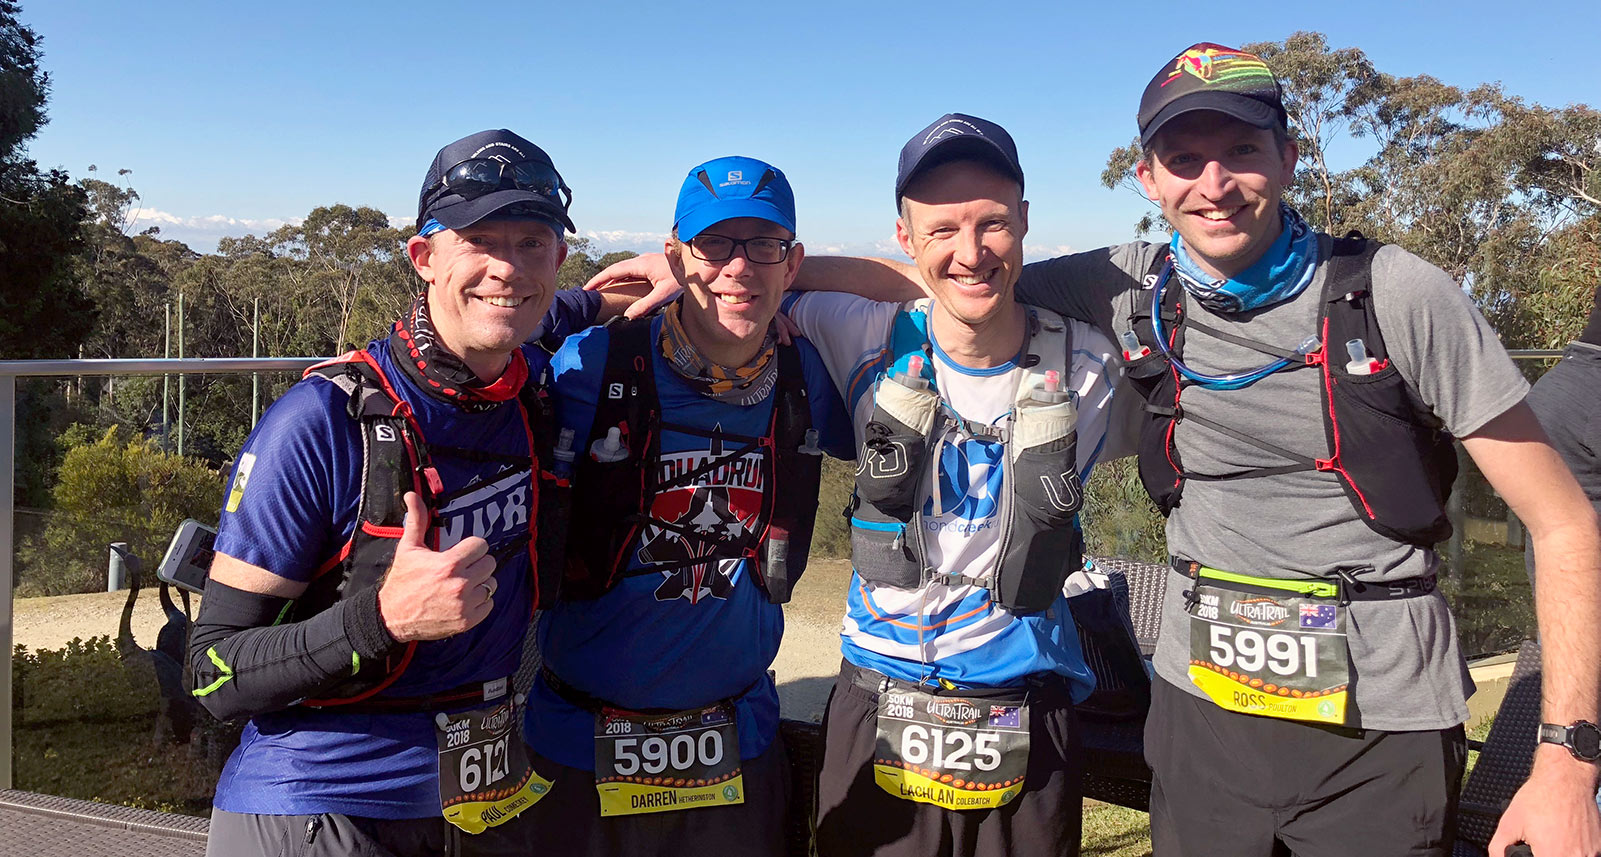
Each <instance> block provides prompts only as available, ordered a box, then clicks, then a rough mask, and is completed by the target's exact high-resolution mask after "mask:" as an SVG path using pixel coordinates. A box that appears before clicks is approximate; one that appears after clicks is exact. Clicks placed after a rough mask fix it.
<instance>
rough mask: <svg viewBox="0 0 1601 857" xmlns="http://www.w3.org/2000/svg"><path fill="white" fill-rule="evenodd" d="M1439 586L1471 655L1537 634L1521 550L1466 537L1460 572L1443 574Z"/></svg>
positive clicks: (1510, 646)
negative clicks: (1474, 540) (1446, 575)
mask: <svg viewBox="0 0 1601 857" xmlns="http://www.w3.org/2000/svg"><path fill="white" fill-rule="evenodd" d="M1440 591H1442V592H1444V593H1445V596H1446V599H1447V600H1449V601H1450V602H1451V612H1452V613H1453V614H1454V615H1455V616H1456V626H1457V638H1458V639H1459V640H1461V642H1462V652H1463V654H1465V655H1467V656H1468V657H1470V658H1471V657H1476V656H1478V655H1482V654H1488V653H1491V652H1504V651H1508V650H1510V649H1515V648H1517V647H1518V644H1519V643H1521V642H1522V641H1524V640H1533V639H1536V638H1537V636H1538V635H1537V631H1536V623H1535V620H1534V598H1533V593H1532V592H1531V591H1530V589H1529V574H1528V570H1527V569H1526V567H1525V566H1524V561H1523V551H1522V550H1519V549H1517V548H1509V547H1506V546H1505V545H1497V544H1486V543H1483V542H1472V541H1470V542H1467V543H1466V544H1465V545H1463V549H1462V570H1461V572H1460V573H1458V574H1453V575H1451V576H1449V577H1441V579H1440Z"/></svg>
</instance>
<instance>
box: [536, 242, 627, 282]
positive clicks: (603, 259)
mask: <svg viewBox="0 0 1601 857" xmlns="http://www.w3.org/2000/svg"><path fill="white" fill-rule="evenodd" d="M637 255H639V254H637V253H632V252H629V251H627V250H614V251H612V252H610V253H606V254H604V255H602V256H599V257H596V256H595V242H593V241H591V240H589V239H588V238H582V237H579V236H576V235H575V236H573V237H571V238H568V239H567V260H566V261H564V262H562V263H561V270H559V271H557V272H556V288H558V289H576V288H578V287H580V286H582V285H583V284H584V283H586V282H589V278H590V277H593V276H595V275H596V274H598V273H600V272H601V269H602V268H605V267H606V266H607V265H610V264H612V263H613V262H621V261H622V260H624V259H632V258H634V257H635V256H637Z"/></svg>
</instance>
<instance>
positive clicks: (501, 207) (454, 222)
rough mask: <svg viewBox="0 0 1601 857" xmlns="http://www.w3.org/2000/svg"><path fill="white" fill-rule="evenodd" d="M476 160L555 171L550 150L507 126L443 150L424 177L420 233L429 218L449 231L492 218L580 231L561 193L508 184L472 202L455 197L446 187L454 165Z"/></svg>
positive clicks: (475, 198)
mask: <svg viewBox="0 0 1601 857" xmlns="http://www.w3.org/2000/svg"><path fill="white" fill-rule="evenodd" d="M474 158H488V159H491V160H495V161H500V162H502V163H505V164H516V163H521V162H523V161H535V162H541V163H544V164H546V165H549V166H550V169H551V171H552V172H555V170H556V166H555V164H552V163H551V161H550V156H549V155H547V154H545V150H544V149H541V148H539V147H538V146H536V145H534V144H533V143H530V142H528V141H527V140H525V139H523V138H522V137H519V136H517V135H516V134H513V133H512V132H510V131H507V130H506V129H504V128H501V129H499V130H495V131H479V132H478V133H477V134H473V135H472V136H470V137H463V138H461V139H460V140H457V141H456V142H454V143H451V144H450V145H448V146H446V147H444V148H443V149H440V150H439V154H437V155H434V162H433V163H432V164H429V165H428V174H427V175H426V176H424V177H423V181H422V192H421V193H420V194H419V195H418V197H417V231H418V232H421V231H422V229H423V225H424V224H425V223H427V222H428V221H429V220H437V221H439V224H440V225H441V226H443V227H445V228H446V229H465V228H467V227H468V226H471V225H473V224H474V223H477V222H478V221H480V220H483V219H484V218H486V217H489V216H491V215H495V216H499V217H526V218H533V219H538V220H547V221H550V223H551V225H552V226H556V227H558V228H557V230H556V231H557V232H558V233H559V232H560V231H561V229H560V227H566V229H567V231H569V232H576V231H577V229H575V228H574V227H573V221H572V219H571V218H569V217H568V216H567V205H566V203H565V202H563V200H562V198H561V196H560V190H559V189H558V190H556V191H554V192H553V193H552V195H550V196H546V195H544V194H542V193H538V192H536V191H532V190H522V189H519V188H516V187H513V186H512V185H511V184H510V183H509V182H505V183H504V184H503V186H502V187H501V189H499V190H494V191H490V192H489V193H486V194H484V195H482V196H476V197H472V198H470V199H469V198H467V197H465V196H462V195H461V194H458V193H452V192H451V191H450V189H449V188H446V187H445V186H444V185H443V184H441V183H440V178H441V176H443V175H444V174H445V172H446V171H447V170H449V169H450V168H451V167H454V166H456V165H457V164H460V163H461V162H462V161H469V160H472V159H474Z"/></svg>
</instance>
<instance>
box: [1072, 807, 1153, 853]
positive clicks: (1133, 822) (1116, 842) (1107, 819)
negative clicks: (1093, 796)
mask: <svg viewBox="0 0 1601 857" xmlns="http://www.w3.org/2000/svg"><path fill="white" fill-rule="evenodd" d="M1079 853H1080V854H1082V855H1084V857H1150V854H1151V817H1150V816H1149V815H1146V814H1145V813H1143V812H1140V811H1139V810H1137V809H1129V808H1128V807H1123V806H1116V805H1113V804H1109V803H1101V802H1100V801H1093V800H1087V801H1084V844H1083V846H1082V847H1081V848H1080V849H1079Z"/></svg>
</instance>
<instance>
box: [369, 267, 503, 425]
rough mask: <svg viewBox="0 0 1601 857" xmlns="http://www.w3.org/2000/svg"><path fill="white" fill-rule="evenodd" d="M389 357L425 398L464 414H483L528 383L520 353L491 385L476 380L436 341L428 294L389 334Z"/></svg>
mask: <svg viewBox="0 0 1601 857" xmlns="http://www.w3.org/2000/svg"><path fill="white" fill-rule="evenodd" d="M389 354H390V356H391V357H393V358H394V360H395V362H396V363H398V364H400V368H401V369H402V370H403V371H405V373H406V377H408V378H410V379H411V380H412V383H414V384H416V385H417V386H418V387H419V388H420V389H422V390H423V391H424V392H426V393H428V395H430V396H433V397H434V398H436V399H439V400H440V401H445V402H450V403H451V404H453V405H455V406H457V407H459V408H461V409H462V410H464V411H487V410H491V409H493V408H495V407H496V406H497V405H499V404H500V403H501V402H504V401H506V400H508V399H510V398H512V397H513V396H516V395H517V391H518V390H521V389H522V387H523V384H524V383H526V382H527V381H528V360H527V358H525V357H523V353H522V350H521V349H519V350H516V351H513V352H512V353H511V362H509V363H507V364H506V370H505V371H504V372H502V373H501V375H500V377H499V378H496V379H495V380H494V382H493V383H489V384H485V383H484V382H483V381H480V380H478V376H477V375H475V374H473V371H472V370H471V369H468V368H467V364H465V363H463V362H462V361H461V358H460V357H457V356H456V355H454V354H452V353H450V351H449V349H447V348H445V346H443V345H442V344H440V342H439V335H438V334H437V333H436V332H435V331H434V323H433V321H432V320H431V319H429V317H428V293H427V292H423V293H421V294H419V295H417V297H416V299H414V300H413V301H412V302H411V309H409V310H407V311H406V313H405V315H402V316H401V317H400V320H399V321H397V322H395V330H394V332H393V333H390V334H389Z"/></svg>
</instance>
